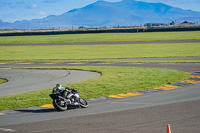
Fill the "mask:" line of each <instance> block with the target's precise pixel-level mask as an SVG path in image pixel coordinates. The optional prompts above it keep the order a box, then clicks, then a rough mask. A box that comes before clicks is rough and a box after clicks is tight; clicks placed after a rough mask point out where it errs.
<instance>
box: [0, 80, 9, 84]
mask: <svg viewBox="0 0 200 133" xmlns="http://www.w3.org/2000/svg"><path fill="white" fill-rule="evenodd" d="M6 82H8V80H6V79H0V84H3V83H6Z"/></svg>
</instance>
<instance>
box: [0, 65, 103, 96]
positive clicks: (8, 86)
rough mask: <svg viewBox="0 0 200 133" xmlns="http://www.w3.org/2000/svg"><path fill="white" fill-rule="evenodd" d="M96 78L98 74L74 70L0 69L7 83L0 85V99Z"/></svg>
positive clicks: (0, 74) (0, 73)
mask: <svg viewBox="0 0 200 133" xmlns="http://www.w3.org/2000/svg"><path fill="white" fill-rule="evenodd" d="M98 76H100V74H99V73H95V72H87V71H75V70H33V69H7V68H0V78H3V79H7V80H8V81H9V82H7V83H4V84H1V85H0V97H2V96H7V95H13V94H17V93H24V92H29V91H35V90H40V89H41V88H43V89H47V88H53V87H55V85H56V84H57V83H60V84H64V85H65V84H70V83H75V82H79V81H83V80H88V79H91V78H95V77H98ZM77 77H78V78H77Z"/></svg>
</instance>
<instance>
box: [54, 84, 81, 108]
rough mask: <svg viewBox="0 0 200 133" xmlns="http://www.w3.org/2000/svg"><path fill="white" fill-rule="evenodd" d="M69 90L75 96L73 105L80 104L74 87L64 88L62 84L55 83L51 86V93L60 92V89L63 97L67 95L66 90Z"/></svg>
mask: <svg viewBox="0 0 200 133" xmlns="http://www.w3.org/2000/svg"><path fill="white" fill-rule="evenodd" d="M68 90H69V91H71V93H73V95H74V96H75V99H74V100H75V101H74V105H79V104H80V102H79V95H80V94H79V93H78V91H77V90H76V89H74V88H69V87H66V88H64V87H62V85H61V84H56V87H54V88H53V92H52V93H57V92H60V91H62V92H64V93H63V96H64V97H67V93H66V92H67V91H68Z"/></svg>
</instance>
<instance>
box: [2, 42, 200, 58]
mask: <svg viewBox="0 0 200 133" xmlns="http://www.w3.org/2000/svg"><path fill="white" fill-rule="evenodd" d="M0 48H1V49H0V61H4V62H6V61H8V62H9V61H13V62H14V61H16V62H21V61H30V62H31V61H33V62H38V61H43V60H48V61H50V60H54V61H55V60H58V61H59V60H73V59H114V58H142V57H143V58H145V57H192V56H200V52H199V49H200V43H176V44H134V45H133V44H132V45H131V44H123V45H75V46H74V45H65V46H63V45H61V46H9V47H7V46H1V47H0Z"/></svg>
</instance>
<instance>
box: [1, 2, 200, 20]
mask: <svg viewBox="0 0 200 133" xmlns="http://www.w3.org/2000/svg"><path fill="white" fill-rule="evenodd" d="M96 1H97V0H0V19H1V20H2V21H4V22H15V21H21V20H31V19H40V18H44V17H47V16H49V15H60V14H63V13H65V12H67V11H69V10H71V9H74V8H81V7H84V6H86V5H88V4H91V3H94V2H96ZM104 1H109V2H118V1H121V0H104ZM137 1H144V2H156V3H157V2H160V3H164V4H168V5H171V6H174V7H179V8H182V9H191V10H195V11H199V12H200V0H137Z"/></svg>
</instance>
